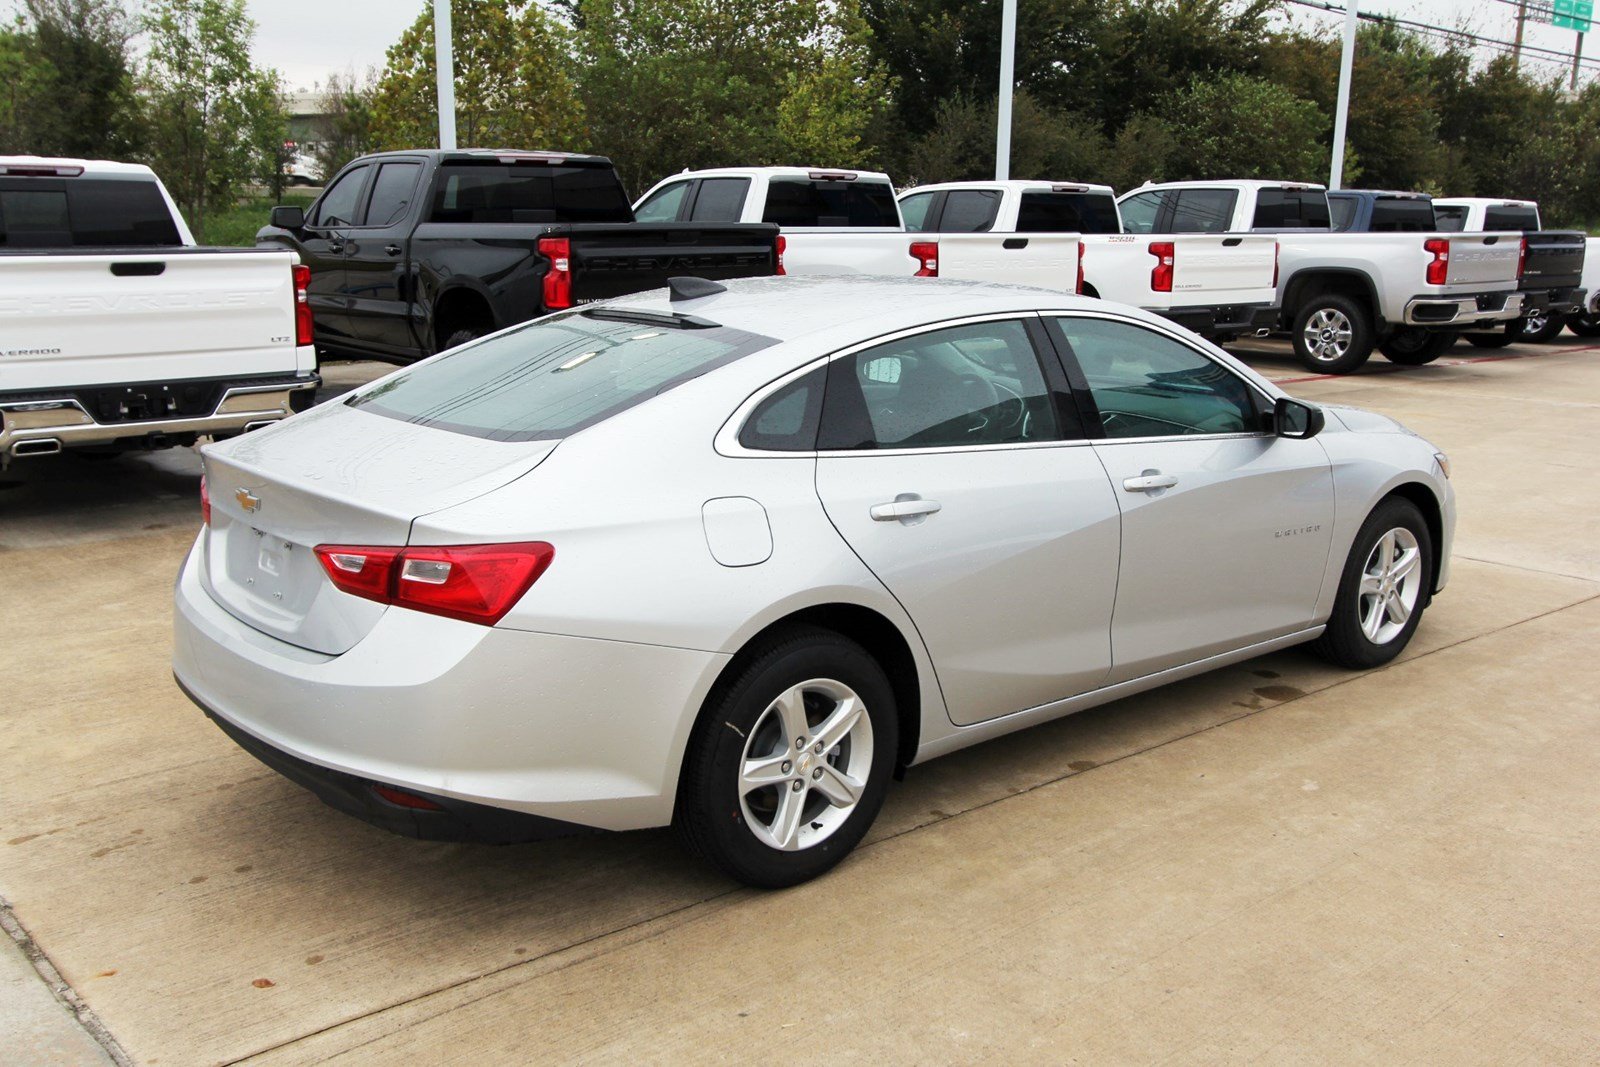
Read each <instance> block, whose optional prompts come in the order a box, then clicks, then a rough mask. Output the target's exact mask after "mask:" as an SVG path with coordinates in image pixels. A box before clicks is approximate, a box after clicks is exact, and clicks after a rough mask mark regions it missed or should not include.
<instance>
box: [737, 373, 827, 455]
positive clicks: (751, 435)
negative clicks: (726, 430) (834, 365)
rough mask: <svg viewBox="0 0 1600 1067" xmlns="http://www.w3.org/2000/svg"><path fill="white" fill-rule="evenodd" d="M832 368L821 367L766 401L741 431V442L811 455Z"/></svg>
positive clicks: (757, 408) (759, 447)
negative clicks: (824, 391)
mask: <svg viewBox="0 0 1600 1067" xmlns="http://www.w3.org/2000/svg"><path fill="white" fill-rule="evenodd" d="M827 381H828V369H827V368H826V367H819V368H818V369H817V370H814V371H812V372H811V373H810V374H807V375H805V376H804V377H802V378H800V379H799V380H798V381H793V382H790V383H789V384H788V385H786V386H784V387H783V388H782V389H779V390H778V391H777V392H775V393H773V394H772V395H771V396H769V397H767V398H766V399H765V400H763V401H762V402H761V403H760V404H759V405H757V407H756V409H755V410H754V411H752V412H751V413H750V417H749V418H748V419H747V420H745V424H744V426H743V428H741V429H740V430H739V443H740V444H741V445H743V446H744V447H746V448H758V449H762V450H764V451H768V452H810V451H813V450H814V449H815V448H816V447H817V423H818V421H819V418H820V416H821V414H822V393H823V390H824V388H825V387H826V385H827Z"/></svg>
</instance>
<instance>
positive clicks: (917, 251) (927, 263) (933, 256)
mask: <svg viewBox="0 0 1600 1067" xmlns="http://www.w3.org/2000/svg"><path fill="white" fill-rule="evenodd" d="M911 258H912V259H914V260H916V261H917V273H916V274H915V275H913V277H916V278H937V277H938V276H939V242H938V241H912V242H911Z"/></svg>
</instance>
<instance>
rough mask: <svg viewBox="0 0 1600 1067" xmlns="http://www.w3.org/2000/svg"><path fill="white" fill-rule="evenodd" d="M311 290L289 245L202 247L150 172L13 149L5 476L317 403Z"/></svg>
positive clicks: (1, 428) (241, 426) (4, 279)
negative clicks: (68, 452)
mask: <svg viewBox="0 0 1600 1067" xmlns="http://www.w3.org/2000/svg"><path fill="white" fill-rule="evenodd" d="M308 282H309V272H308V271H306V269H305V268H304V267H301V266H299V265H297V264H296V262H295V257H294V256H293V255H292V254H291V253H288V252H284V251H281V250H280V251H258V250H256V249H248V248H246V249H237V248H235V249H221V248H196V247H195V246H194V238H193V236H192V235H191V234H190V233H189V228H188V227H187V226H186V225H185V224H184V222H183V219H182V217H181V216H180V215H179V214H178V211H177V208H176V207H175V206H174V205H173V202H172V198H171V197H170V196H168V195H167V191H166V189H164V188H163V187H162V185H161V183H160V181H158V180H157V179H156V176H155V174H153V173H152V172H151V171H150V169H149V168H148V167H141V166H133V165H130V164H125V163H109V162H101V161H94V160H83V159H44V158H40V157H37V156H0V326H3V328H4V338H3V346H0V467H3V466H4V465H6V464H7V463H9V462H10V461H11V460H12V459H13V458H16V457H23V456H37V455H48V454H51V453H55V452H60V451H61V450H62V449H64V448H79V449H92V450H95V451H98V452H102V453H105V452H116V451H123V450H126V449H130V448H164V447H168V446H172V445H185V444H193V443H194V442H195V441H196V440H197V439H198V438H199V437H201V436H211V437H217V438H222V437H228V436H232V435H234V434H239V433H242V432H244V431H245V430H250V429H254V428H256V427H257V426H262V425H266V424H267V423H271V422H276V421H278V420H280V419H282V418H284V417H286V416H288V415H290V414H292V413H293V412H295V411H301V410H304V409H305V408H307V407H309V406H310V404H311V399H312V396H313V395H314V394H315V392H316V388H317V385H318V384H319V380H318V377H317V373H316V369H317V363H316V352H315V350H314V349H313V347H312V336H311V334H312V323H311V309H310V305H309V304H308V302H307V294H306V288H307V285H308Z"/></svg>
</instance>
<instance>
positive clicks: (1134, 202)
mask: <svg viewBox="0 0 1600 1067" xmlns="http://www.w3.org/2000/svg"><path fill="white" fill-rule="evenodd" d="M1166 195H1167V194H1165V193H1135V194H1134V195H1133V196H1130V197H1128V198H1127V199H1126V200H1124V201H1122V204H1121V207H1122V228H1123V229H1125V230H1126V231H1127V232H1129V233H1153V232H1154V231H1155V228H1156V217H1157V216H1158V215H1160V214H1161V205H1162V202H1163V201H1164V200H1165V199H1166Z"/></svg>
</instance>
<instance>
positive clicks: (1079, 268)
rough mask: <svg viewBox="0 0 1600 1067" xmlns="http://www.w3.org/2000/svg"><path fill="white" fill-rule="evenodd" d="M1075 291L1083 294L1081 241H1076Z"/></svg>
mask: <svg viewBox="0 0 1600 1067" xmlns="http://www.w3.org/2000/svg"><path fill="white" fill-rule="evenodd" d="M1076 292H1077V293H1078V294H1079V295H1080V296H1081V295H1082V294H1083V241H1082V240H1081V239H1080V240H1079V241H1078V288H1077V290H1076Z"/></svg>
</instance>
